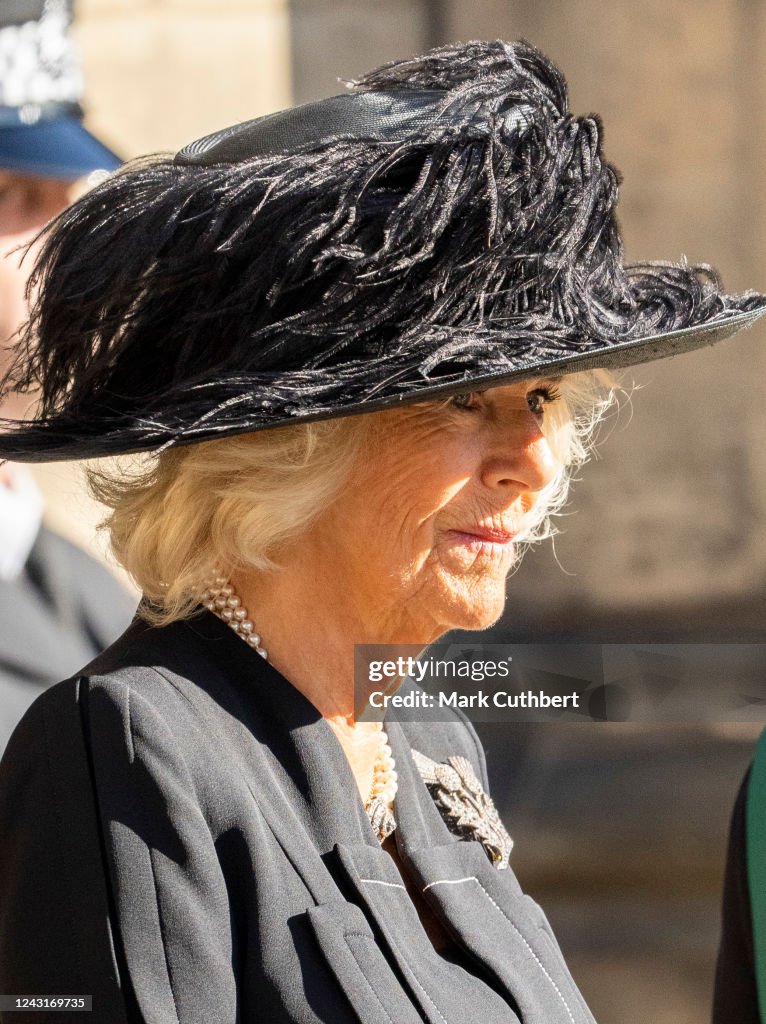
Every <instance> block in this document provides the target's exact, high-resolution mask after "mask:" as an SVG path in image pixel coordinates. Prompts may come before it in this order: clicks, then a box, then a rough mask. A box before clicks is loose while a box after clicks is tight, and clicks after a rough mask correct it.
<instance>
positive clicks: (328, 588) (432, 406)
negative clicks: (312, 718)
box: [233, 381, 561, 720]
mask: <svg viewBox="0 0 766 1024" xmlns="http://www.w3.org/2000/svg"><path fill="white" fill-rule="evenodd" d="M546 389H547V390H546ZM551 398H552V399H553V400H555V385H552V384H550V382H544V381H525V382H523V383H520V384H510V385H507V386H502V387H497V388H493V389H491V390H489V391H485V392H483V393H479V392H474V393H472V394H471V395H470V396H460V397H458V398H457V399H455V400H453V401H452V402H451V403H450V404H449V405H447V406H446V407H445V406H443V405H441V404H440V403H435V402H431V403H423V404H421V405H418V406H412V407H408V408H404V409H397V410H390V411H385V412H381V413H377V414H374V415H375V416H376V417H377V424H376V425H377V427H378V428H379V429H378V430H377V432H376V439H374V440H373V443H372V445H371V447H370V450H369V451H367V452H366V454H365V457H364V458H363V459H362V460H361V462H360V465H359V466H358V467H357V471H356V472H355V473H353V474H352V476H351V479H350V480H349V481H348V483H347V485H346V487H345V488H344V490H343V491H342V493H341V495H340V496H339V498H338V499H337V500H336V501H335V502H334V503H333V504H332V505H331V506H330V507H329V508H328V509H326V510H325V511H324V512H323V513H322V514H321V515H320V516H319V517H318V518H317V519H316V520H314V522H313V523H312V524H311V526H310V527H309V529H308V530H307V531H306V532H305V533H304V534H303V535H302V536H301V537H299V538H298V539H297V540H296V541H295V542H294V543H293V544H292V545H291V546H290V548H289V549H288V550H287V551H286V552H284V553H283V554H282V555H281V557H280V559H279V561H280V563H281V565H282V566H283V570H282V571H281V572H279V573H277V574H274V575H267V574H260V573H256V574H247V573H243V574H241V575H239V576H235V577H234V578H233V583H234V586H235V588H236V589H237V592H238V593H240V594H241V596H242V598H243V602H244V604H245V606H246V607H247V608H248V609H249V610H250V612H251V615H252V617H253V619H254V621H255V625H256V629H257V630H258V631H259V633H261V635H262V637H263V643H264V646H265V647H266V649H267V650H268V651H269V656H270V659H271V660H272V662H273V664H274V665H275V667H276V668H277V669H278V670H279V671H280V672H282V673H283V674H284V675H285V676H286V677H287V678H288V679H290V680H291V681H292V682H293V683H294V685H296V686H297V687H298V688H299V689H300V690H302V692H304V693H305V694H306V695H307V696H308V697H309V699H311V700H312V701H313V703H314V704H315V705H316V706H317V707H318V708H319V709H320V711H322V713H323V714H324V715H325V716H326V717H329V718H331V719H332V718H336V719H345V720H348V718H349V716H350V715H351V713H352V706H351V703H352V699H353V695H352V692H351V691H352V676H353V671H352V665H353V645H354V643H375V644H378V643H384V644H417V645H419V646H421V647H422V646H425V645H427V644H429V643H431V642H433V641H434V640H435V639H436V638H437V637H439V636H441V635H442V634H443V633H445V632H446V631H448V630H451V629H471V630H473V629H485V628H487V627H488V626H490V625H491V624H492V623H494V622H495V621H496V620H497V619H498V618H499V616H500V615H501V614H502V611H503V607H504V603H505V581H506V577H507V575H508V573H509V571H510V569H511V568H512V567H513V565H514V563H515V560H516V556H515V553H514V545H513V543H512V542H510V541H509V540H508V539H507V538H506V539H505V541H504V542H503V543H488V542H482V541H481V540H480V539H478V538H477V536H476V534H474V535H473V536H468V535H470V534H471V533H472V531H476V530H479V531H482V530H483V531H486V530H495V531H508V532H509V533H514V532H518V531H519V530H520V528H521V527H522V526H523V524H524V519H525V516H526V515H527V514H528V513H529V512H530V510H531V509H532V508H533V506H534V505H535V503H536V501H537V500H538V496H539V495H540V493H541V492H542V491H543V490H544V489H545V488H546V487H547V486H548V485H549V484H551V483H552V481H553V480H554V478H555V477H556V476H557V474H558V472H559V470H560V468H561V467H560V466H559V464H558V462H557V461H556V459H555V457H554V455H553V452H552V450H551V447H550V445H549V442H548V440H547V439H546V436H545V433H544V432H543V421H544V415H545V409H544V407H545V404H546V401H548V400H550V399H551ZM296 637H299V638H300V643H296V642H295V638H296Z"/></svg>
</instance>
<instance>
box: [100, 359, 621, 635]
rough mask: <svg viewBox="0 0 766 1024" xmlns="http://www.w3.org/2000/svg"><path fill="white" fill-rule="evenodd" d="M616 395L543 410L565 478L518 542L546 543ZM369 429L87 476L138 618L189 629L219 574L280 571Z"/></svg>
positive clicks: (581, 378) (575, 387) (573, 377)
mask: <svg viewBox="0 0 766 1024" xmlns="http://www.w3.org/2000/svg"><path fill="white" fill-rule="evenodd" d="M615 391H616V382H615V379H614V378H613V377H612V376H611V374H608V373H606V372H605V371H588V372H585V373H579V374H570V375H568V376H566V377H564V378H563V379H562V382H561V385H560V392H561V398H562V400H560V401H557V402H554V403H551V405H549V406H548V407H547V409H546V414H545V427H544V430H545V434H546V437H547V438H548V440H549V443H550V445H551V449H552V450H553V453H554V455H555V456H556V458H557V459H558V460H559V462H560V463H561V466H562V469H561V471H560V472H559V474H558V475H557V477H556V479H555V480H554V481H553V482H552V484H551V485H549V486H548V487H547V488H546V489H545V492H541V493H540V495H539V496H538V501H537V502H536V503H535V508H534V512H533V516H532V517H531V518H530V527H529V529H528V530H527V531H526V533H525V535H524V537H523V538H521V539H522V540H524V541H526V542H528V543H533V542H535V541H539V540H542V539H544V538H545V537H547V536H550V535H551V533H552V532H553V531H552V528H551V526H550V516H551V515H552V514H554V513H555V512H556V511H558V510H559V509H560V508H561V506H562V505H563V504H564V502H565V501H566V497H567V492H568V486H569V479H570V475H569V472H570V469H571V468H572V467H574V466H577V465H581V464H582V463H583V462H585V461H586V459H587V458H588V456H589V454H590V453H591V451H592V449H593V444H594V437H595V428H596V426H597V424H598V423H599V422H600V421H601V420H602V418H603V415H604V413H605V412H606V410H607V409H608V408H609V406H610V405H612V404H613V402H614V397H615ZM444 401H445V402H447V401H449V399H445V400H444ZM376 426H377V417H376V416H375V415H374V414H370V415H360V416H349V417H342V418H338V419H330V420H324V421H320V422H314V423H302V424H296V425H294V426H293V425H290V426H287V427H278V428H274V429H271V430H265V431H259V432H257V433H251V434H239V435H234V436H229V437H224V438H221V439H220V440H213V441H205V442H200V443H197V444H193V445H188V446H184V447H178V448H171V449H167V450H166V451H164V452H162V453H160V454H159V455H156V456H153V457H151V458H150V459H149V460H148V462H147V461H146V459H143V460H138V461H137V462H136V463H135V464H132V465H131V464H128V463H126V461H125V460H120V461H119V462H118V464H117V465H114V466H112V467H111V468H107V469H93V468H92V469H90V470H89V471H88V482H89V485H90V488H91V492H92V493H93V495H94V496H95V497H96V498H97V499H98V500H99V501H101V502H103V503H104V504H105V505H106V506H107V507H108V508H109V509H111V512H110V514H109V515H108V517H107V518H106V519H105V520H104V522H103V523H102V528H104V529H105V530H106V531H107V533H108V536H109V541H110V545H111V549H112V552H113V553H114V556H115V557H116V559H117V561H118V562H119V563H120V564H121V565H122V566H123V567H124V568H125V569H126V570H127V572H128V573H129V574H130V575H131V576H132V577H133V579H134V580H135V582H136V584H137V585H138V587H139V588H140V589H141V591H142V592H143V595H144V601H143V602H142V606H141V614H142V615H143V617H144V618H146V619H147V620H148V621H150V622H152V623H153V624H155V625H166V624H167V623H169V622H172V621H174V620H176V619H182V618H188V617H189V616H190V615H191V614H192V613H193V612H194V610H195V609H196V607H197V604H198V598H199V593H200V591H201V590H202V589H204V584H205V581H206V580H208V579H209V578H210V577H211V576H213V575H215V574H217V573H218V572H220V571H224V572H227V573H229V572H234V571H236V570H241V569H244V568H250V569H258V570H262V571H273V570H275V569H277V568H278V561H277V560H276V558H277V556H278V552H279V548H280V546H281V545H283V544H285V543H286V542H287V541H289V540H290V539H292V538H294V537H296V536H298V535H300V533H301V532H302V531H303V530H305V529H306V528H307V527H308V526H309V524H310V523H311V522H312V520H313V519H314V518H315V517H316V516H317V515H319V514H320V513H321V512H322V511H323V510H324V509H326V508H327V507H328V506H329V505H330V503H331V502H332V501H333V500H334V499H335V498H336V497H337V496H338V494H339V493H340V491H341V490H342V488H343V485H344V483H345V481H346V480H347V479H348V477H349V475H350V473H351V471H352V469H353V467H354V465H355V464H356V462H357V459H359V458H360V457H362V456H363V455H364V453H365V452H366V451H367V450H368V449H369V447H370V445H371V443H372V439H373V437H374V436H376V429H375V428H376Z"/></svg>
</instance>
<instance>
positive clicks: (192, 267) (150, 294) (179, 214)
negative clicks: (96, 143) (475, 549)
mask: <svg viewBox="0 0 766 1024" xmlns="http://www.w3.org/2000/svg"><path fill="white" fill-rule="evenodd" d="M349 84H350V85H351V86H352V88H354V89H355V90H362V91H364V90H390V89H394V88H396V89H401V88H403V87H404V88H408V87H412V88H442V89H445V90H448V93H447V96H446V100H445V103H446V104H447V106H448V110H449V115H450V116H449V118H448V119H443V120H439V121H435V122H434V126H433V128H432V129H431V130H430V131H428V132H425V133H423V132H419V133H418V134H417V135H416V136H415V137H413V138H412V139H411V140H409V141H406V142H385V141H376V142H375V141H369V140H354V139H342V140H337V141H334V142H332V143H330V144H328V145H326V146H323V147H321V148H319V149H313V150H310V151H304V152H300V153H290V154H285V155H278V154H277V155H272V156H260V157H257V158H254V159H251V160H246V161H243V162H239V163H234V164H221V165H216V166H210V167H197V166H183V165H178V164H175V163H174V162H173V160H172V159H171V158H168V157H154V158H148V159H144V160H142V161H138V162H134V163H133V164H131V165H129V166H128V167H126V168H125V169H123V170H122V171H120V172H118V173H116V174H114V175H113V176H112V177H110V178H108V179H107V180H106V181H104V182H103V183H102V184H101V185H100V186H98V187H96V188H95V189H93V190H92V191H91V192H89V193H88V194H87V195H85V196H84V197H83V198H82V199H81V200H80V201H79V202H77V203H76V204H75V205H74V206H72V207H70V208H69V209H68V210H67V211H65V212H64V213H63V214H62V215H61V216H60V217H59V218H58V219H57V220H56V221H55V222H54V224H53V226H52V227H51V228H50V230H49V231H48V233H47V237H46V241H45V246H44V248H43V251H42V254H41V256H40V259H39V261H38V263H37V266H36V269H35V274H34V279H35V283H36V284H38V285H39V286H40V292H39V295H40V297H39V300H38V302H37V304H36V306H35V308H34V310H33V314H32V317H31V320H30V323H29V325H28V327H27V329H26V332H25V334H24V337H23V339H22V343H21V345H20V350H19V355H18V357H17V359H16V362H15V363H14V365H13V367H12V369H11V372H10V374H9V375H8V377H7V378H6V380H5V382H4V388H5V390H6V391H7V390H9V389H14V390H20V391H24V390H27V389H29V388H33V387H37V386H39V387H40V389H41V396H42V401H41V408H40V414H39V417H38V419H37V421H36V422H35V423H34V424H31V425H29V424H28V425H26V426H25V427H24V428H23V429H21V430H19V431H18V433H16V434H15V435H14V437H13V438H11V437H10V436H9V435H6V437H5V438H3V445H2V448H1V449H0V450H2V451H5V452H11V453H15V452H18V451H19V450H23V452H24V453H25V454H24V457H30V456H33V455H34V452H35V450H36V447H38V448H39V446H40V445H43V446H47V450H48V451H49V452H53V453H54V454H49V455H48V456H47V457H57V456H56V454H55V450H56V449H58V450H60V451H61V452H62V453H64V455H65V456H66V457H78V456H82V455H93V454H109V453H112V452H119V451H126V450H127V451H129V450H137V449H141V448H148V447H155V446H157V445H161V444H166V443H168V442H172V441H174V440H181V441H193V440H197V439H201V438H204V437H211V436H214V435H215V434H216V433H217V432H223V433H225V432H231V431H233V430H246V429H256V428H258V427H260V426H268V425H270V424H272V423H276V422H281V421H283V420H284V419H285V417H287V418H289V417H290V416H296V417H301V416H317V415H332V414H334V415H339V414H341V413H342V412H343V411H344V410H346V411H352V412H356V411H364V408H365V405H364V403H370V402H371V401H375V400H378V401H380V400H381V399H388V400H396V399H397V398H405V399H406V398H410V397H412V396H413V395H416V394H417V393H418V391H419V389H423V388H428V387H431V388H433V387H434V386H438V385H440V384H444V383H449V382H451V381H452V382H463V384H464V383H465V382H466V381H467V380H468V381H470V380H471V379H472V378H475V377H477V376H478V377H480V376H482V375H488V374H492V373H503V372H507V373H509V372H511V371H514V370H518V368H519V367H527V368H529V367H532V368H534V366H536V365H538V364H540V365H542V364H544V363H545V362H550V361H552V360H555V359H557V358H561V357H563V356H566V355H567V354H571V353H587V352H589V351H598V350H599V349H600V348H603V347H604V346H606V345H614V344H616V343H620V342H625V341H629V340H631V339H638V338H644V337H647V336H654V335H657V334H662V333H666V332H672V331H675V330H680V329H684V328H689V327H694V326H695V325H701V324H709V325H716V324H719V323H724V322H725V321H726V320H727V318H730V317H731V316H732V315H735V314H737V313H741V312H743V311H746V310H757V309H760V308H763V306H764V304H766V300H764V298H763V297H762V296H758V295H756V294H754V293H747V294H745V295H742V296H727V295H725V294H724V293H723V291H722V288H721V284H720V281H719V280H718V278H717V276H716V274H715V273H714V272H713V271H712V270H711V269H710V268H709V267H691V266H686V265H683V264H671V263H652V264H649V263H647V264H641V265H635V266H629V267H624V266H623V253H622V245H621V241H620V236H619V231H618V226H617V221H616V218H615V214H614V209H615V205H616V202H617V194H618V180H619V179H618V173H617V171H616V170H615V168H613V167H612V166H611V165H610V164H608V163H607V162H606V161H605V159H604V157H603V155H602V151H601V132H600V126H599V122H598V119H597V118H596V117H593V116H589V117H583V118H577V117H573V116H571V115H570V114H569V112H568V109H567V92H566V85H565V82H564V79H563V77H562V75H561V73H560V72H559V71H558V70H557V69H556V68H555V67H554V66H553V65H552V64H551V63H550V62H549V61H548V60H547V59H546V58H545V57H544V56H543V55H542V54H540V53H539V52H538V51H537V50H535V49H534V48H533V47H531V46H529V45H527V44H525V43H516V44H507V43H502V42H488V43H484V42H475V43H469V44H467V45H461V46H454V47H451V46H447V47H442V48H440V49H437V50H433V51H431V52H430V53H428V54H426V55H424V56H422V57H417V58H413V59H411V60H405V61H398V62H394V63H392V64H388V65H386V66H384V67H382V68H379V69H378V70H376V71H373V72H371V73H370V74H368V75H366V76H365V77H363V78H361V79H359V80H358V81H355V82H353V83H349ZM478 108H480V109H481V110H482V111H483V114H484V121H483V123H482V124H477V122H476V119H475V117H474V118H472V116H471V115H472V113H473V112H475V111H476V110H477V109H478ZM366 407H367V408H369V407H371V406H370V405H369V404H368V405H367V406H366ZM14 446H15V447H14Z"/></svg>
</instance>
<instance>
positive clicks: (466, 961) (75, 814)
mask: <svg viewBox="0 0 766 1024" xmlns="http://www.w3.org/2000/svg"><path fill="white" fill-rule="evenodd" d="M387 731H388V734H389V740H390V743H391V746H392V748H393V752H394V756H395V758H396V763H397V770H398V772H399V792H398V795H397V799H396V805H395V809H396V813H397V820H398V828H397V830H396V833H395V835H396V840H397V848H398V851H399V854H400V857H401V859H402V862H403V864H404V867H405V870H406V874H407V876H408V879H407V881H408V883H409V882H410V881H411V882H412V883H414V884H417V885H418V886H419V887H420V889H421V890H422V891H423V893H424V895H425V898H426V899H427V901H428V903H429V905H430V906H431V907H432V909H433V910H434V912H435V913H436V915H437V916H438V918H439V919H440V921H441V922H442V923H443V925H444V926H445V928H446V929H447V931H448V932H449V933H450V934H451V935H452V936H454V938H455V940H456V941H457V943H458V944H459V947H460V948H461V950H462V951H463V952H462V955H461V956H458V957H457V958H449V957H446V956H442V955H440V954H439V953H437V952H435V950H434V948H433V946H432V944H431V942H430V940H429V939H428V937H427V935H426V933H425V931H424V929H423V927H422V925H421V923H420V918H419V917H418V914H417V912H416V910H415V907H414V904H413V903H412V900H411V898H410V896H409V894H408V892H407V890H406V888H405V886H404V884H403V880H402V876H401V875H400V874H399V871H398V870H397V867H396V865H395V863H394V861H393V860H392V858H391V857H390V856H389V855H388V853H387V852H386V851H384V850H382V849H381V848H380V846H379V844H378V841H377V839H376V838H375V835H374V833H373V831H372V829H371V827H370V824H369V821H368V819H367V816H366V813H365V811H364V808H363V806H362V803H361V800H360V799H359V795H358V790H357V786H356V783H355V780H354V777H353V774H352V772H351V769H350V767H349V765H348V762H347V761H346V758H345V755H344V753H343V750H342V748H341V747H340V744H339V743H338V742H337V739H336V737H335V735H334V733H333V732H332V730H331V729H330V727H329V726H328V724H327V722H326V721H325V720H324V719H323V718H322V717H321V716H319V715H318V713H317V711H316V709H315V708H314V707H313V705H312V704H311V703H310V702H309V701H308V700H307V699H306V698H305V697H304V696H303V695H302V694H301V693H300V691H298V690H297V689H296V688H295V687H293V686H292V685H291V684H289V683H288V682H287V681H286V680H285V679H284V678H283V677H282V676H281V675H279V674H278V673H277V672H276V670H275V669H274V668H273V667H272V666H271V665H270V664H268V663H266V662H264V661H262V660H261V659H260V658H259V657H258V656H257V655H255V654H254V653H253V652H252V651H250V650H248V648H247V647H246V646H245V645H244V644H243V643H242V641H241V640H240V639H239V638H238V637H236V636H235V635H234V634H233V633H232V632H231V630H230V629H228V627H227V626H225V625H224V624H223V623H222V622H220V621H219V620H218V619H217V618H216V617H215V616H213V615H211V614H209V613H207V612H206V613H204V614H203V615H202V616H201V617H199V618H196V619H194V620H191V621H188V622H185V623H175V624H173V625H171V626H169V627H166V628H164V629H151V628H149V627H147V626H145V625H143V624H141V623H139V622H137V621H136V622H134V624H133V625H132V626H131V627H130V628H129V629H128V631H127V632H126V633H125V634H124V636H123V637H122V638H121V639H120V640H119V641H117V643H116V644H114V645H113V646H112V647H111V648H109V650H108V651H106V652H105V653H104V654H103V655H101V656H100V657H99V658H98V659H97V660H96V661H95V662H93V663H92V664H91V665H90V666H88V668H87V669H86V670H84V672H83V673H82V674H80V675H79V676H78V677H76V678H73V679H70V680H68V681H66V682H63V683H60V684H58V685H56V686H54V687H53V688H52V689H50V690H48V691H47V692H45V693H44V694H43V695H42V696H41V697H40V698H39V699H38V700H37V701H36V702H35V704H34V705H33V706H32V708H31V709H30V710H29V711H28V713H27V714H26V716H25V718H24V719H23V721H22V723H21V724H20V726H19V728H18V729H17V730H16V732H15V734H14V736H13V739H12V740H11V743H10V745H9V747H8V749H7V751H6V755H5V757H4V759H3V761H2V763H1V764H0V833H2V836H3V840H2V846H1V847H0V908H2V909H0V992H4V993H26V994H30V993H35V994H36V993H67V994H78V995H79V994H89V995H92V996H93V1013H92V1014H88V1017H87V1019H88V1020H89V1021H90V1022H91V1024H99V1022H104V1024H126V1022H131V1024H133V1022H136V1021H145V1022H147V1024H149V1022H151V1024H173V1022H178V1024H217V1022H220V1024H234V1022H235V1021H236V1022H238V1024H250V1022H252V1024H262V1022H271V1021H274V1022H300V1024H316V1022H319V1021H323V1022H328V1024H352V1022H357V1024H358V1022H360V1021H362V1022H364V1024H417V1022H422V1021H428V1022H430V1024H465V1022H468V1021H481V1024H513V1022H517V1021H519V1020H521V1021H523V1022H524V1024H585V1022H592V1017H591V1016H590V1013H589V1012H588V1009H587V1008H586V1006H585V1003H584V1002H583V999H582V997H581V996H580V994H579V993H578V991H577V989H576V987H575V985H574V983H573V981H572V979H571V977H570V976H569V973H568V971H567V968H566V966H565V964H564V961H563V959H562V956H561V952H560V950H559V947H558V945H557V943H556V940H555V939H554V937H553V934H552V933H551V930H550V927H549V925H548V923H547V921H546V919H545V917H544V915H543V913H542V912H541V910H540V908H539V907H538V906H537V905H536V904H535V903H534V902H533V901H532V900H531V899H530V898H529V897H528V896H525V895H523V893H522V892H521V889H520V887H519V884H518V882H517V881H516V878H515V877H514V875H513V872H512V871H511V870H510V869H508V870H504V871H499V870H497V869H496V868H495V867H494V866H493V865H492V863H491V862H490V860H489V858H488V856H487V854H486V853H485V850H484V848H483V847H482V845H481V844H480V843H478V842H476V841H470V840H466V839H460V838H458V837H457V836H456V835H455V834H453V833H452V832H451V831H450V830H449V828H448V827H447V825H446V824H445V822H444V820H443V819H442V816H441V814H440V812H439V810H438V808H437V807H436V805H435V803H434V801H433V799H432V797H431V796H430V794H429V791H428V789H427V788H426V786H425V784H424V783H423V782H422V780H421V778H420V776H419V774H418V772H417V770H416V769H415V766H414V763H413V761H412V758H411V755H410V749H411V747H414V748H416V749H418V750H420V751H421V752H422V753H424V754H426V755H427V756H429V757H431V758H434V759H435V760H439V761H442V760H444V759H445V758H446V757H448V756H449V755H451V754H462V755H463V756H465V757H467V758H468V759H469V760H470V761H471V762H472V763H473V765H474V767H475V770H476V771H477V773H478V775H479V778H480V779H481V780H482V782H483V784H484V785H485V786H486V785H487V779H486V767H485V763H484V756H483V752H482V750H481V747H480V745H479V743H478V740H477V738H476V735H475V733H474V731H473V729H472V728H471V727H470V726H469V725H468V724H467V723H466V722H465V720H464V719H463V718H462V716H460V717H458V715H457V714H456V715H455V718H454V720H452V721H450V722H446V723H444V722H442V723H428V724H427V725H424V724H420V725H418V724H415V723H406V724H404V723H397V722H390V723H389V724H388V725H387ZM0 1019H1V1020H6V1019H7V1020H8V1021H12V1022H13V1024H22V1022H23V1021H24V1019H25V1015H24V1014H21V1013H9V1014H7V1016H3V1015H2V1014H0ZM28 1019H29V1021H31V1022H37V1024H40V1022H41V1021H55V1020H58V1019H60V1020H61V1021H63V1022H66V1024H72V1021H73V1019H77V1015H74V1017H73V1015H72V1014H71V1013H66V1014H63V1013H61V1014H59V1015H58V1016H57V1015H56V1014H54V1013H39V1012H36V1013H34V1014H30V1015H29V1017H28Z"/></svg>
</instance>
